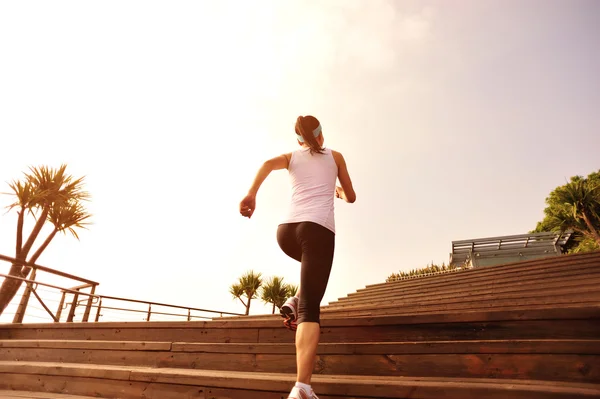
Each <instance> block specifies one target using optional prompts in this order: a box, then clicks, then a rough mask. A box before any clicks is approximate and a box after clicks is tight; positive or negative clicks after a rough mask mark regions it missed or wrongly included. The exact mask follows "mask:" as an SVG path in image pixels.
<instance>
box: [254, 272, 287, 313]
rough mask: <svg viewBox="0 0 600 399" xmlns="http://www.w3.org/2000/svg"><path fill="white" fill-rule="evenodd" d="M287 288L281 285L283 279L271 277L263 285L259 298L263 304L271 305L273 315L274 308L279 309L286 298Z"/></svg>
mask: <svg viewBox="0 0 600 399" xmlns="http://www.w3.org/2000/svg"><path fill="white" fill-rule="evenodd" d="M288 295H289V288H288V286H287V285H286V284H284V283H283V277H277V276H275V277H271V278H270V279H269V280H268V281H267V282H266V283H265V285H263V286H262V291H261V295H260V298H261V299H262V300H263V302H265V303H271V304H273V314H275V308H281V307H282V306H283V304H284V303H285V300H286V299H287V298H288Z"/></svg>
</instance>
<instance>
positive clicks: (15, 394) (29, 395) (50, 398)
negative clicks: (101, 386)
mask: <svg viewBox="0 0 600 399" xmlns="http://www.w3.org/2000/svg"><path fill="white" fill-rule="evenodd" d="M0 398H1V399H93V398H94V397H93V396H79V395H65V394H60V393H49V392H32V391H27V392H26V391H6V390H0Z"/></svg>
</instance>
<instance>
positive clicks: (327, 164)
mask: <svg viewBox="0 0 600 399" xmlns="http://www.w3.org/2000/svg"><path fill="white" fill-rule="evenodd" d="M288 171H289V174H290V182H291V185H292V198H291V204H290V210H289V213H288V217H287V219H285V221H284V222H283V223H296V222H314V223H317V224H320V225H321V226H323V227H326V228H327V229H329V230H331V231H333V232H335V217H334V203H333V200H334V198H335V187H336V179H337V175H338V167H337V164H336V162H335V159H334V157H333V154H332V151H331V150H330V149H325V150H324V151H323V153H322V154H319V153H311V151H310V148H306V147H303V148H301V149H299V150H297V151H294V152H293V153H292V156H291V159H290V163H289V167H288Z"/></svg>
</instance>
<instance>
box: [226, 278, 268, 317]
mask: <svg viewBox="0 0 600 399" xmlns="http://www.w3.org/2000/svg"><path fill="white" fill-rule="evenodd" d="M261 285H262V274H261V273H255V272H254V271H253V270H250V271H247V272H246V273H244V274H243V275H242V276H241V277H239V278H238V281H237V283H234V284H232V285H231V286H230V287H229V293H230V294H231V295H232V296H233V298H234V299H235V298H237V299H239V300H240V302H242V304H243V305H244V306H245V307H246V316H247V315H249V314H250V303H251V302H252V299H254V298H256V294H257V293H258V290H259V288H260V287H261ZM243 296H246V302H244V300H243V299H242V297H243Z"/></svg>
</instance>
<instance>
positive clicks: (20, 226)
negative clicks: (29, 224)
mask: <svg viewBox="0 0 600 399" xmlns="http://www.w3.org/2000/svg"><path fill="white" fill-rule="evenodd" d="M24 222H25V208H21V210H20V211H19V218H18V219H17V245H16V246H15V247H16V248H15V257H16V258H17V259H18V258H19V257H20V256H21V248H23V223H24Z"/></svg>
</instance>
